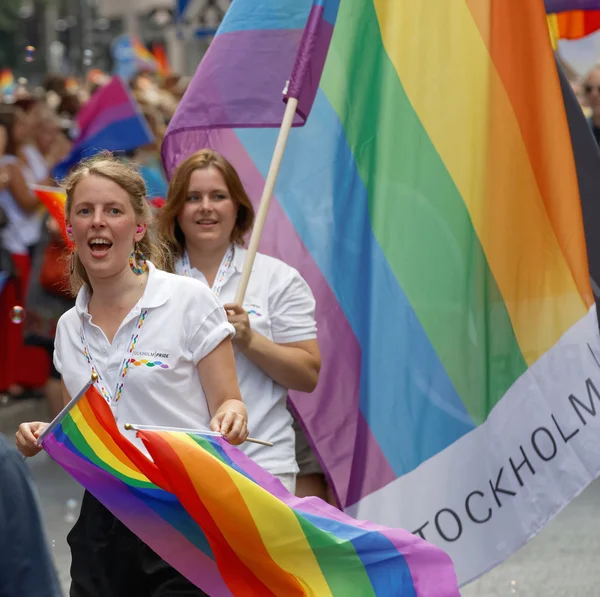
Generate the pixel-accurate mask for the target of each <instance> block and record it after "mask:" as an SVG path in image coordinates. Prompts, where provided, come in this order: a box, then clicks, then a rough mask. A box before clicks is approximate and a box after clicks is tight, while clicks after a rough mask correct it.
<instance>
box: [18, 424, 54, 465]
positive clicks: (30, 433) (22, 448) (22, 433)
mask: <svg viewBox="0 0 600 597" xmlns="http://www.w3.org/2000/svg"><path fill="white" fill-rule="evenodd" d="M46 427H48V423H42V422H41V421H34V422H32V423H21V424H20V425H19V430H18V431H17V433H16V444H17V449H18V450H19V452H21V454H23V456H26V457H29V456H35V455H36V454H37V453H38V452H39V451H40V450H41V449H42V448H41V446H40V445H39V444H38V441H37V438H38V437H39V435H40V433H41V432H42V431H44V429H46Z"/></svg>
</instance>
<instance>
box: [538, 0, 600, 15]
mask: <svg viewBox="0 0 600 597" xmlns="http://www.w3.org/2000/svg"><path fill="white" fill-rule="evenodd" d="M568 10H600V0H546V12H547V13H549V14H551V13H555V12H565V11H568Z"/></svg>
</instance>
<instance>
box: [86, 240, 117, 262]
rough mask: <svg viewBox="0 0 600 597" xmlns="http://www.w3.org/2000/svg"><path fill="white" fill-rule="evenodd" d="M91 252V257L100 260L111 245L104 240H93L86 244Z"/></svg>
mask: <svg viewBox="0 0 600 597" xmlns="http://www.w3.org/2000/svg"><path fill="white" fill-rule="evenodd" d="M88 246H89V247H90V250H91V252H92V257H96V258H98V259H99V258H101V257H104V256H105V255H106V254H107V253H108V252H109V251H110V248H111V247H112V243H111V242H110V241H109V240H107V239H106V238H93V239H92V240H90V242H89V243H88Z"/></svg>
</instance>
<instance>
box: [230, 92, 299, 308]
mask: <svg viewBox="0 0 600 597" xmlns="http://www.w3.org/2000/svg"><path fill="white" fill-rule="evenodd" d="M297 107H298V99H297V98H294V97H291V98H289V99H288V102H287V105H286V108H285V114H284V115H283V121H282V122H281V128H280V129H279V135H278V136H277V143H276V144H275V150H274V151H273V158H272V159H271V165H270V166H269V172H268V174H267V179H266V180H265V187H264V189H263V192H262V196H261V198H260V204H259V206H258V211H257V212H256V221H255V223H254V228H253V229H252V236H251V237H250V243H249V245H248V251H247V253H246V262H245V263H244V269H243V270H242V279H241V280H240V285H239V286H238V289H237V292H236V294H235V301H234V302H235V303H236V304H238V305H241V304H242V303H243V302H244V297H245V296H246V290H247V288H248V281H249V280H250V273H251V272H252V266H253V265H254V258H255V257H256V253H257V251H258V243H259V242H260V238H261V236H262V232H263V228H264V227H265V221H266V219H267V212H268V210H269V205H270V203H271V197H272V196H273V190H274V189H275V182H276V181H277V176H278V174H279V168H280V166H281V160H282V159H283V153H284V151H285V146H286V144H287V140H288V137H289V134H290V130H291V129H292V124H293V122H294V116H295V114H296V108H297Z"/></svg>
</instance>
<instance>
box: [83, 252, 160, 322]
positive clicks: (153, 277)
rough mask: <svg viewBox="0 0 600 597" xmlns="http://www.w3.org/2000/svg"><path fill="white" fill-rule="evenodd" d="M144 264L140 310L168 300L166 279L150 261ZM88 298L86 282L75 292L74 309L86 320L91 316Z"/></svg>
mask: <svg viewBox="0 0 600 597" xmlns="http://www.w3.org/2000/svg"><path fill="white" fill-rule="evenodd" d="M146 264H147V265H148V282H147V283H146V288H145V289H144V294H143V295H142V297H141V298H140V300H139V302H138V304H137V307H138V308H139V310H140V311H141V310H142V309H152V308H154V307H160V306H161V305H164V304H165V303H166V302H167V301H168V300H169V293H168V289H167V287H166V285H165V283H166V280H164V279H163V277H162V276H161V273H162V272H161V271H159V270H157V269H156V267H155V266H154V264H153V263H151V262H150V261H146ZM90 298H91V293H90V290H89V288H88V286H87V284H86V285H84V286H82V288H81V290H80V291H79V292H78V293H77V298H76V300H75V310H76V312H77V315H79V317H86V318H87V319H88V320H89V319H90V318H91V315H90V314H89V312H88V304H89V302H90ZM136 310H137V309H136Z"/></svg>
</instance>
